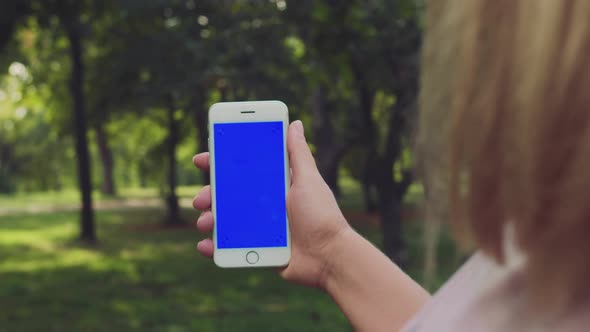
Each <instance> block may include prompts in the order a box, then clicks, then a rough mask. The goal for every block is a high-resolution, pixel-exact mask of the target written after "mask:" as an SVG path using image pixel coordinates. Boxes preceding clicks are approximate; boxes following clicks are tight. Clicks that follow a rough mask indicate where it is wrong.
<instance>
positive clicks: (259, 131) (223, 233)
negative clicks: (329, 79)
mask: <svg viewBox="0 0 590 332" xmlns="http://www.w3.org/2000/svg"><path fill="white" fill-rule="evenodd" d="M288 126H289V113H288V109H287V106H286V105H285V104H284V103H282V102H280V101H250V102H228V103H217V104H214V105H213V106H211V108H210V109H209V153H210V157H209V162H210V166H211V198H212V206H211V209H212V212H213V218H214V220H215V226H214V228H213V243H214V246H215V249H214V252H213V260H214V261H215V264H216V265H217V266H219V267H262V266H285V265H287V264H288V263H289V260H290V258H291V243H290V236H289V220H288V218H287V191H288V189H289V185H290V179H289V174H290V171H289V158H288V154H287V128H288Z"/></svg>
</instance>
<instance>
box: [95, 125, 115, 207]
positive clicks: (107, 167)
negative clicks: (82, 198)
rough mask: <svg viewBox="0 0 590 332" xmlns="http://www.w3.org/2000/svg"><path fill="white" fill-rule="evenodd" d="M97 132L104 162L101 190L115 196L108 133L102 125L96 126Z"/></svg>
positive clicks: (100, 154) (97, 139)
mask: <svg viewBox="0 0 590 332" xmlns="http://www.w3.org/2000/svg"><path fill="white" fill-rule="evenodd" d="M95 132H96V144H97V145H98V154H99V156H100V161H101V162H102V187H101V191H102V193H103V194H104V195H107V196H114V195H115V194H116V191H115V181H114V178H113V168H114V165H113V153H112V151H111V147H110V146H109V141H108V138H107V134H106V133H105V131H104V128H103V126H102V125H98V126H96V127H95Z"/></svg>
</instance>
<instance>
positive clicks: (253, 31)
mask: <svg viewBox="0 0 590 332" xmlns="http://www.w3.org/2000/svg"><path fill="white" fill-rule="evenodd" d="M423 11H424V1H423V0H422V1H421V0H390V1H386V0H369V1H361V0H346V1H337V0H315V1H312V0H300V1H285V0H259V1H256V0H219V1H213V0H206V1H204V0H198V1H197V0H118V1H115V0H30V1H27V0H3V1H2V3H1V4H0V331H129V330H135V329H137V330H141V331H346V330H351V328H350V326H349V324H348V322H347V321H346V319H345V317H344V316H343V315H342V314H341V313H340V312H339V310H338V308H337V307H336V305H335V304H333V303H332V301H331V300H330V298H329V297H328V296H327V295H325V294H324V293H322V292H320V291H318V290H313V289H306V288H303V287H300V286H295V285H290V284H287V283H286V282H283V281H282V280H280V278H279V277H278V275H276V274H275V273H274V272H273V271H271V270H258V269H247V270H221V269H218V268H216V267H215V266H214V265H213V263H212V262H211V261H209V260H207V259H204V258H202V257H200V256H199V255H198V254H197V252H196V249H195V245H196V243H197V241H198V240H199V238H200V236H199V235H198V233H197V231H196V229H195V228H194V224H193V222H194V220H196V218H197V216H198V213H197V212H196V211H194V210H192V209H191V200H192V197H193V196H194V195H195V194H196V193H197V191H198V189H199V188H200V187H201V186H202V185H205V184H206V183H207V182H208V175H207V174H202V173H200V172H199V171H197V170H196V169H195V168H194V166H193V165H192V163H191V158H192V156H193V155H194V154H196V153H197V152H201V151H206V149H207V135H208V134H207V110H208V107H209V106H210V105H211V104H212V103H215V102H219V101H238V100H264V99H278V100H282V101H284V102H285V103H286V104H287V105H288V106H289V109H290V115H291V119H292V120H295V119H301V120H303V121H304V124H305V126H306V132H307V136H308V138H309V140H310V143H311V146H312V149H313V151H314V154H315V157H316V160H317V163H318V166H319V168H320V171H321V173H322V175H323V176H324V178H325V179H326V181H327V182H328V183H329V185H330V187H331V188H332V190H333V191H334V193H335V194H336V196H337V197H338V200H339V202H340V204H341V207H342V208H343V210H344V212H345V215H346V216H347V219H348V220H349V222H350V223H351V224H352V225H353V226H354V227H355V228H356V229H357V230H358V231H359V232H361V233H362V234H363V235H365V236H366V237H367V238H368V239H369V240H371V241H372V242H373V243H375V245H377V246H378V247H379V248H380V249H382V250H383V251H384V252H385V253H386V254H387V255H388V256H389V257H390V258H391V259H392V260H394V261H395V262H396V263H398V264H400V265H402V266H403V267H404V268H406V270H407V271H408V272H409V273H410V274H411V275H412V277H414V278H415V279H417V280H418V281H419V282H421V283H422V284H423V285H425V287H427V288H428V289H430V290H436V288H437V287H438V286H439V285H440V284H441V283H442V282H443V281H444V280H446V278H447V277H448V276H449V275H450V274H451V273H452V272H453V271H454V270H455V269H456V267H457V266H458V265H459V264H460V263H461V262H462V260H463V257H462V255H461V254H459V253H458V251H457V250H456V249H455V247H454V246H453V244H452V242H451V241H450V239H449V235H448V232H447V230H446V229H445V228H444V227H443V226H440V225H438V224H437V223H433V222H426V221H425V220H426V219H425V218H424V215H423V213H421V211H422V209H421V208H420V206H421V203H422V201H423V196H424V191H425V188H426V189H427V188H428V186H426V185H425V184H424V183H422V182H420V181H419V180H418V178H417V175H419V173H420V172H419V168H420V167H418V165H419V163H418V162H417V158H416V154H415V149H414V146H415V141H416V140H415V134H414V133H415V127H416V118H417V116H416V112H417V95H418V93H419V64H420V55H419V53H420V45H421V39H422V25H423V22H422V20H423V17H422V16H423Z"/></svg>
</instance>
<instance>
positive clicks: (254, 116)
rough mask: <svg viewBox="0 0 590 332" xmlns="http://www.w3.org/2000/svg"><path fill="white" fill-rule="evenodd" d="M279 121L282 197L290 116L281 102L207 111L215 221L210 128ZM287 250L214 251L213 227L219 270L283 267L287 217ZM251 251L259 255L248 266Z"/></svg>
mask: <svg viewBox="0 0 590 332" xmlns="http://www.w3.org/2000/svg"><path fill="white" fill-rule="evenodd" d="M270 121H281V122H282V123H283V146H284V156H283V158H284V161H285V162H284V164H285V197H287V193H288V190H289V186H290V184H291V180H290V177H289V175H290V168H289V156H288V152H287V130H288V127H289V112H288V108H287V105H285V104H284V103H283V102H280V101H274V100H272V101H248V102H223V103H216V104H214V105H212V106H211V107H210V108H209V124H208V128H209V133H210V134H209V163H210V177H211V211H212V213H213V218H214V220H217V207H216V192H215V138H214V135H213V134H212V133H213V125H214V124H216V123H239V122H270ZM285 227H286V228H287V229H286V231H287V246H286V247H267V248H232V249H224V248H221V249H220V248H218V247H217V227H216V226H214V227H213V245H214V251H213V260H214V262H215V264H216V265H217V266H219V267H224V268H229V267H267V266H286V265H287V264H288V263H289V260H290V258H291V236H290V232H289V218H288V217H287V220H286V223H285ZM250 251H255V252H256V253H258V256H259V259H258V262H256V263H254V264H250V263H248V262H247V261H246V255H247V254H248V253H249V252H250Z"/></svg>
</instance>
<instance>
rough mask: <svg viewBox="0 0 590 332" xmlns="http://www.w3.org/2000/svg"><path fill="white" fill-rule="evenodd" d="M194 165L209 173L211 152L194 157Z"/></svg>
mask: <svg viewBox="0 0 590 332" xmlns="http://www.w3.org/2000/svg"><path fill="white" fill-rule="evenodd" d="M193 164H195V166H197V167H198V168H200V169H201V170H203V171H209V152H202V153H199V154H198V155H196V156H194V157H193Z"/></svg>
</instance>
